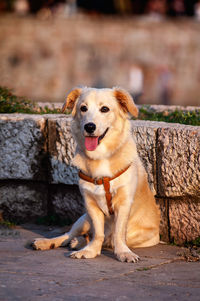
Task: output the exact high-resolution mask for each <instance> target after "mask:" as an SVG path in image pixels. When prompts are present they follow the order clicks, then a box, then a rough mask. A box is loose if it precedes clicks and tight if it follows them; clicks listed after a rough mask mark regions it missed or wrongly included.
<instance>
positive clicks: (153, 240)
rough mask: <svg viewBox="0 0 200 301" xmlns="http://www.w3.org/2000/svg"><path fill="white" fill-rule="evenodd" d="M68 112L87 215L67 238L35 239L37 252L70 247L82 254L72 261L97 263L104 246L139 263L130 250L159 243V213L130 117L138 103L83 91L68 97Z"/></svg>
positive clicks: (115, 92) (116, 94)
mask: <svg viewBox="0 0 200 301" xmlns="http://www.w3.org/2000/svg"><path fill="white" fill-rule="evenodd" d="M65 109H68V110H70V111H71V112H72V116H73V121H72V125H71V128H72V133H73V135H74V137H75V139H76V142H77V148H76V154H75V157H74V160H73V164H74V165H75V166H76V167H77V168H78V169H79V170H80V173H79V176H80V181H79V187H80V191H81V194H82V195H83V198H84V200H85V207H86V212H87V213H85V214H84V215H83V216H81V217H80V218H79V219H78V221H76V223H75V224H74V225H73V226H72V228H71V230H70V231H69V232H68V233H65V234H64V235H61V236H59V237H55V238H52V239H36V240H35V241H34V242H33V248H34V249H40V250H46V249H50V248H56V247H59V246H65V245H67V244H68V243H69V242H70V241H71V247H72V248H76V249H79V248H81V249H79V250H77V251H74V252H72V253H71V254H70V256H71V257H72V258H94V257H96V256H97V255H100V253H101V249H102V245H103V246H107V247H112V248H113V249H114V253H115V254H116V257H117V258H118V260H120V261H122V262H124V261H127V262H136V261H138V259H139V257H138V256H137V255H136V254H135V253H133V252H132V250H131V249H132V248H139V247H149V246H153V245H155V244H157V243H159V222H160V213H159V210H158V208H157V205H156V203H155V199H154V196H153V193H152V192H151V190H150V188H149V185H148V181H147V174H146V172H145V169H144V167H143V165H142V163H141V161H140V159H139V156H138V154H137V150H136V145H135V142H134V140H133V137H132V133H131V122H130V120H129V115H132V116H135V117H136V116H137V114H138V110H137V108H136V106H135V104H134V101H133V99H132V97H131V96H130V95H129V93H127V92H126V91H124V90H123V89H121V88H113V89H93V88H86V87H85V88H77V89H74V90H72V91H71V92H70V93H69V95H68V96H67V99H66V101H65V103H64V106H63V111H64V110H65ZM89 232H91V233H92V240H91V241H90V242H88V239H87V237H86V235H87V234H88V233H89ZM83 235H85V237H86V239H85V238H81V236H83ZM75 237H76V239H73V238H75Z"/></svg>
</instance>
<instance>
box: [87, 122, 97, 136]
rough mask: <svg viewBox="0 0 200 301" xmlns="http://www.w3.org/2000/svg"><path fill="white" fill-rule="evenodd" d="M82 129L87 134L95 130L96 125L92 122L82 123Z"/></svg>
mask: <svg viewBox="0 0 200 301" xmlns="http://www.w3.org/2000/svg"><path fill="white" fill-rule="evenodd" d="M84 129H85V130H86V132H87V133H88V134H92V133H94V131H95V130H96V125H95V124H94V123H92V122H89V123H86V124H85V125H84Z"/></svg>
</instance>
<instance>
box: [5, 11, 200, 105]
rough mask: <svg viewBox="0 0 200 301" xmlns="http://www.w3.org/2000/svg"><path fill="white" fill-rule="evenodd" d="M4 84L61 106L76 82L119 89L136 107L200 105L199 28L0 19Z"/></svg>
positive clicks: (111, 21)
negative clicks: (143, 104)
mask: <svg viewBox="0 0 200 301" xmlns="http://www.w3.org/2000/svg"><path fill="white" fill-rule="evenodd" d="M0 85H5V86H7V87H10V88H13V89H14V92H15V93H17V94H18V95H22V96H28V97H29V98H32V99H35V100H40V101H42V100H44V101H59V102H62V101H63V99H64V97H65V95H66V93H67V92H68V91H69V90H70V89H71V88H72V87H74V86H76V85H88V86H95V87H112V86H117V85H120V86H122V87H124V88H126V89H127V90H129V91H130V92H131V93H132V94H133V95H134V96H135V98H136V100H137V102H138V103H157V104H158V103H163V104H180V105H200V88H199V87H200V23H198V22H195V21H192V20H181V21H180V20H179V21H157V22H155V21H150V20H149V19H145V18H141V19H133V18H132V19H131V18H129V19H113V18H103V17H101V18H90V19H89V18H88V17H84V18H83V17H82V18H76V17H72V18H69V19H51V20H48V21H41V20H38V19H36V18H17V17H14V16H4V17H3V16H1V18H0Z"/></svg>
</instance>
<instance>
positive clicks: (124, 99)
mask: <svg viewBox="0 0 200 301" xmlns="http://www.w3.org/2000/svg"><path fill="white" fill-rule="evenodd" d="M113 90H114V96H115V98H116V99H117V101H118V103H119V105H120V106H121V108H122V110H123V111H124V112H125V113H128V112H129V113H130V114H131V115H132V116H133V117H137V116H138V109H137V107H136V105H135V103H134V101H133V98H132V97H131V95H130V94H129V93H128V92H127V91H125V90H124V89H121V88H118V87H116V88H113Z"/></svg>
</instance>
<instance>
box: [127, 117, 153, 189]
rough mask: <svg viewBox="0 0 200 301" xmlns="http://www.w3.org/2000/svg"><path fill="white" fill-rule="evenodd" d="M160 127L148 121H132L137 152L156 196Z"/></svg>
mask: <svg viewBox="0 0 200 301" xmlns="http://www.w3.org/2000/svg"><path fill="white" fill-rule="evenodd" d="M157 128H158V125H157V124H156V123H150V122H148V121H140V120H137V121H132V134H133V137H134V140H135V142H136V145H137V151H138V155H139V157H140V159H141V160H142V163H143V165H144V167H145V169H146V172H147V175H148V181H149V184H150V187H151V190H152V191H153V192H154V194H156V187H157V179H156V152H155V149H156V132H157Z"/></svg>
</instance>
